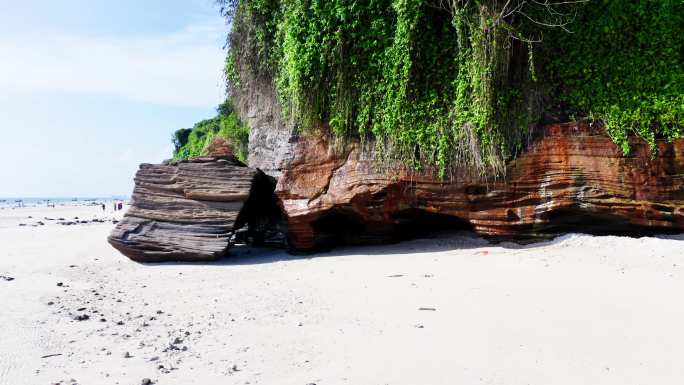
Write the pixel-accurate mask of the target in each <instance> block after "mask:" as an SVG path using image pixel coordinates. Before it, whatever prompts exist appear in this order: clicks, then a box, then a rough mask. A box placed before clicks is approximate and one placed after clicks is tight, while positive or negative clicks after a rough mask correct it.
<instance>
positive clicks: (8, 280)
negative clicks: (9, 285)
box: [0, 275, 14, 282]
mask: <svg viewBox="0 0 684 385" xmlns="http://www.w3.org/2000/svg"><path fill="white" fill-rule="evenodd" d="M0 279H1V280H3V281H7V282H10V281H14V277H10V276H9V275H0Z"/></svg>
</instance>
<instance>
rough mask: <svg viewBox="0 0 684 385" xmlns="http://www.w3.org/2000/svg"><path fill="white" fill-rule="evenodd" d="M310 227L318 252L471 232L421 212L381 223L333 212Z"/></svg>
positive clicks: (460, 223) (453, 220)
mask: <svg viewBox="0 0 684 385" xmlns="http://www.w3.org/2000/svg"><path fill="white" fill-rule="evenodd" d="M312 227H313V230H314V234H315V243H316V246H317V248H319V249H320V248H323V249H325V248H331V247H334V246H340V245H365V244H381V243H394V242H399V241H404V240H410V239H416V238H426V237H430V236H436V235H439V234H440V233H444V232H447V231H474V229H473V226H472V225H471V224H470V223H469V222H468V221H466V220H463V219H461V218H458V217H455V216H452V215H446V214H438V213H432V212H429V211H425V210H421V209H408V210H402V211H400V212H397V213H395V214H394V215H392V216H391V218H388V219H387V220H384V221H364V220H363V218H361V217H360V216H359V215H358V214H356V213H354V212H353V211H351V210H334V211H331V212H327V213H325V214H323V215H322V216H321V217H320V218H318V219H317V220H316V221H315V222H314V223H313V224H312Z"/></svg>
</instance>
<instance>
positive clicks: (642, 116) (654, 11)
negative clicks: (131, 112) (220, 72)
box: [224, 0, 684, 176]
mask: <svg viewBox="0 0 684 385" xmlns="http://www.w3.org/2000/svg"><path fill="white" fill-rule="evenodd" d="M228 3H230V4H228ZM224 4H228V5H232V7H230V6H228V7H227V8H229V9H231V11H229V12H226V15H228V16H229V17H230V18H231V20H232V25H233V28H232V31H231V34H230V50H229V55H228V59H227V64H226V71H227V75H228V76H227V77H228V79H229V83H231V84H232V85H233V86H236V85H238V86H239V84H241V83H242V82H241V80H244V79H245V77H247V76H249V77H252V78H262V79H265V80H267V81H271V82H272V83H273V84H274V87H275V88H276V90H277V94H278V96H279V99H280V104H281V107H282V109H283V112H284V114H283V116H284V119H288V120H289V122H290V123H291V124H293V125H294V126H295V127H297V128H299V129H300V130H303V131H313V130H320V129H322V130H323V131H324V132H329V133H331V134H332V135H333V136H334V137H336V138H340V139H353V138H355V139H359V140H361V141H362V142H366V141H368V142H372V143H375V146H376V150H375V154H376V156H377V157H378V158H379V159H381V160H396V159H399V160H402V161H403V162H405V163H406V164H408V165H410V166H412V167H415V168H423V167H433V168H435V169H437V170H439V171H440V173H441V174H442V176H448V175H449V174H450V173H451V172H452V171H454V170H455V169H456V168H460V167H462V166H468V167H473V168H474V169H476V170H478V171H479V173H480V174H485V175H501V174H502V173H503V172H504V169H505V167H504V165H505V163H506V161H507V160H509V159H511V158H512V157H514V156H515V155H516V154H517V153H519V152H520V151H521V150H522V149H523V148H524V146H525V145H526V138H527V136H528V127H530V125H532V124H534V123H538V122H540V120H541V117H542V112H543V111H542V108H543V107H544V106H546V107H547V108H546V109H547V114H548V113H549V111H550V107H549V106H553V105H555V104H558V102H561V103H560V104H561V105H563V109H564V110H567V111H572V112H573V113H578V114H579V115H588V114H591V113H593V114H594V115H595V116H597V117H598V118H600V119H601V120H603V121H604V122H605V123H606V127H607V131H608V133H609V134H610V135H611V137H612V138H613V139H614V140H615V141H616V143H618V144H619V145H620V146H621V147H622V148H623V150H624V151H625V153H627V152H628V151H629V144H628V143H629V142H628V139H627V138H628V137H629V135H631V134H637V135H638V136H640V137H642V138H644V139H645V140H647V141H648V142H649V143H651V144H653V143H654V142H655V139H656V138H658V137H666V138H668V139H672V138H674V137H677V136H678V135H680V133H681V129H680V124H681V122H682V120H683V119H684V113H683V111H682V109H683V108H684V107H683V106H684V99H683V98H684V96H683V95H684V92H682V90H683V88H682V82H683V78H682V67H681V66H682V62H683V61H682V52H683V51H684V50H683V49H682V41H684V39H682V38H681V36H684V31H682V26H683V25H684V20H682V3H681V1H680V0H662V1H655V0H649V1H643V2H639V1H620V0H592V1H588V2H581V1H580V2H576V1H571V2H567V1H546V2H527V1H499V0H468V1H460V0H453V1H444V0H365V1H358V0H357V1H353V0H224ZM573 32H574V33H573ZM539 53H543V54H542V55H539ZM635 68H639V71H635V70H634V69H635ZM543 90H546V91H547V93H546V95H544V93H543ZM567 111H565V112H562V111H551V113H555V114H561V113H567Z"/></svg>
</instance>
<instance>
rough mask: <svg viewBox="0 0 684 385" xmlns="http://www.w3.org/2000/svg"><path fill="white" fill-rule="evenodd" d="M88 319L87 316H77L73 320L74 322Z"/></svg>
mask: <svg viewBox="0 0 684 385" xmlns="http://www.w3.org/2000/svg"><path fill="white" fill-rule="evenodd" d="M89 319H90V316H89V315H88V314H79V315H77V316H76V317H74V320H76V321H87V320H89Z"/></svg>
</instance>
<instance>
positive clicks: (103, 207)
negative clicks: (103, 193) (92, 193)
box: [102, 203, 105, 211]
mask: <svg viewBox="0 0 684 385" xmlns="http://www.w3.org/2000/svg"><path fill="white" fill-rule="evenodd" d="M102 211H105V204H104V203H103V204H102Z"/></svg>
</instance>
